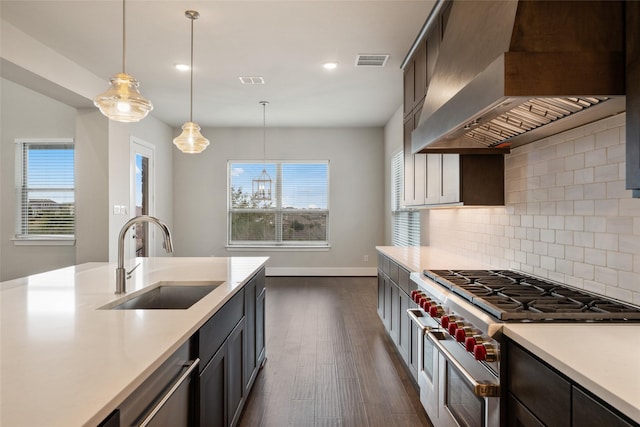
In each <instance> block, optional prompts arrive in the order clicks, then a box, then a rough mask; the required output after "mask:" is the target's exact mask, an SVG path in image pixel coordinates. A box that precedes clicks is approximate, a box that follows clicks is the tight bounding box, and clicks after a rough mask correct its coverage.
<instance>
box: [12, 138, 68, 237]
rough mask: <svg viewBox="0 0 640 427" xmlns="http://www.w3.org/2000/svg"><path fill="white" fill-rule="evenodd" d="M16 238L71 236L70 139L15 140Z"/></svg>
mask: <svg viewBox="0 0 640 427" xmlns="http://www.w3.org/2000/svg"><path fill="white" fill-rule="evenodd" d="M16 143H17V145H16V148H17V156H16V157H17V159H18V165H17V166H18V171H19V173H18V174H16V177H17V179H18V183H17V193H18V195H17V198H16V200H17V201H18V203H17V210H18V212H17V215H16V218H17V225H16V239H17V240H72V239H73V238H74V234H75V190H74V146H73V140H72V139H55V140H48V139H43V140H17V141H16Z"/></svg>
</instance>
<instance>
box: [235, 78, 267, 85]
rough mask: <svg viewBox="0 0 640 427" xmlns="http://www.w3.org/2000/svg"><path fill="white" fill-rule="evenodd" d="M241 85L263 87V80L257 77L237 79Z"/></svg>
mask: <svg viewBox="0 0 640 427" xmlns="http://www.w3.org/2000/svg"><path fill="white" fill-rule="evenodd" d="M238 78H239V79H240V82H241V83H242V84H243V85H263V84H264V78H262V77H259V76H253V77H251V76H249V77H238Z"/></svg>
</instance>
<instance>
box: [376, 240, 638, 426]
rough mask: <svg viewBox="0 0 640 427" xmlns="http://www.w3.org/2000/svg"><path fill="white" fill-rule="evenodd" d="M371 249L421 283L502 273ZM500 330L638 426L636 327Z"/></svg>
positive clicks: (527, 325)
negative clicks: (449, 275) (448, 273)
mask: <svg viewBox="0 0 640 427" xmlns="http://www.w3.org/2000/svg"><path fill="white" fill-rule="evenodd" d="M376 249H377V250H378V251H379V252H380V253H381V254H382V255H384V256H385V257H387V258H389V259H391V260H393V261H394V262H395V263H397V264H398V265H399V266H400V267H402V268H403V269H405V270H406V271H407V272H417V274H418V275H419V276H420V277H422V272H423V270H438V269H443V270H448V269H504V268H505V267H506V266H492V265H486V264H482V263H479V262H477V261H473V260H469V259H466V258H464V257H460V256H457V255H456V254H452V253H449V252H446V251H442V250H439V249H435V248H431V247H389V246H381V247H377V248H376ZM423 280H428V279H426V278H423ZM500 328H501V330H500V333H499V334H497V335H502V336H503V337H504V338H505V340H507V339H508V340H510V341H512V342H515V343H517V344H518V345H520V346H521V347H522V348H524V349H525V350H526V351H527V352H529V353H530V354H532V355H534V356H535V357H537V358H538V359H540V360H541V361H543V362H544V364H546V365H548V366H549V367H551V368H552V369H553V370H555V371H557V372H559V373H560V374H561V375H562V376H564V377H565V378H566V379H567V380H568V382H569V383H571V384H576V385H577V386H579V388H581V389H584V390H587V391H588V392H589V393H590V394H592V395H593V396H595V397H596V398H598V399H599V400H601V401H602V402H605V404H606V405H609V406H610V407H612V408H614V409H615V410H616V411H619V413H621V414H623V415H624V416H625V417H627V418H628V419H629V420H631V421H632V422H633V423H635V424H633V425H640V370H639V369H638V367H639V366H640V357H639V356H638V355H639V354H640V340H639V338H640V323H639V322H626V323H616V322H579V321H573V322H564V323H559V322H557V321H556V322H546V323H545V322H540V323H537V322H512V323H504V324H502V325H501V326H500ZM502 362H504V360H502ZM508 382H509V381H508V380H505V381H504V382H502V383H501V387H508ZM603 425H605V424H603ZM624 425H629V424H624Z"/></svg>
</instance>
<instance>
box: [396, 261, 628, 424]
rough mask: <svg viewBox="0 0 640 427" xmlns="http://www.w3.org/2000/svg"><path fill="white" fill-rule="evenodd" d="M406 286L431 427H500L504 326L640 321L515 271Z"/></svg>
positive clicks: (447, 274) (455, 275)
mask: <svg viewBox="0 0 640 427" xmlns="http://www.w3.org/2000/svg"><path fill="white" fill-rule="evenodd" d="M411 280H412V281H414V282H415V283H416V284H417V285H418V289H416V290H414V291H413V292H412V293H411V298H412V299H413V301H414V302H415V306H414V307H413V308H409V309H408V310H407V314H408V316H409V318H410V319H411V320H412V322H413V323H414V324H415V325H416V326H417V328H418V329H419V330H420V331H422V332H421V337H422V338H420V339H419V340H418V360H419V361H420V362H419V369H418V385H419V386H420V401H421V402H422V404H423V406H424V407H425V410H426V411H427V413H428V414H429V417H430V419H431V421H432V423H433V425H434V426H435V427H449V426H452V425H479V426H482V427H497V426H500V425H504V424H501V422H500V413H501V411H500V407H501V406H502V405H505V404H506V402H503V401H502V399H503V398H504V396H505V395H504V393H503V392H502V391H501V380H500V376H501V365H502V364H501V359H502V357H503V354H502V351H503V350H502V349H501V344H502V342H503V340H502V339H501V335H502V330H503V327H504V325H505V324H506V323H509V322H556V323H560V322H562V323H567V322H609V323H615V322H640V308H638V307H635V306H633V305H631V304H627V303H623V302H620V301H617V300H614V299H611V298H607V297H604V296H601V295H597V294H593V293H590V292H587V291H584V290H581V289H576V288H573V287H570V286H567V285H563V284H559V283H556V282H553V281H551V280H547V279H541V278H538V277H534V276H530V275H527V274H524V273H520V272H518V271H514V270H425V271H424V272H423V273H418V272H414V273H411ZM469 420H472V422H469Z"/></svg>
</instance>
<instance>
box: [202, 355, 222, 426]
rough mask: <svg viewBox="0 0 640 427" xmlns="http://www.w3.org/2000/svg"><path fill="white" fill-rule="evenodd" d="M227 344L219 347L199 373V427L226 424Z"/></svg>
mask: <svg viewBox="0 0 640 427" xmlns="http://www.w3.org/2000/svg"><path fill="white" fill-rule="evenodd" d="M228 362H229V361H228V358H227V346H226V345H223V346H222V347H220V349H219V350H218V352H217V353H216V354H215V355H214V356H213V358H211V361H210V362H209V364H208V365H207V366H206V367H205V368H204V370H203V371H202V372H201V373H200V393H199V394H200V399H199V400H200V402H199V403H200V405H199V406H200V427H225V426H226V425H227V405H226V393H225V390H226V383H227V381H226V376H227V364H228Z"/></svg>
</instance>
